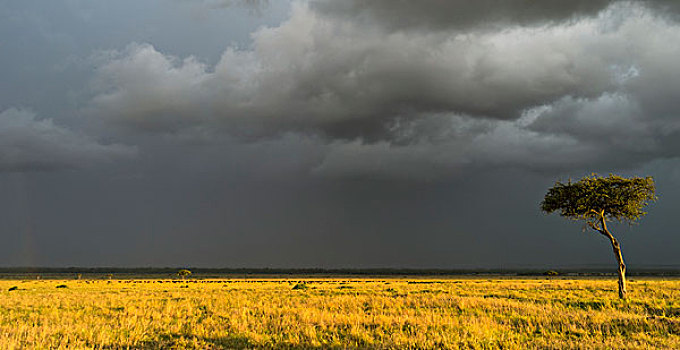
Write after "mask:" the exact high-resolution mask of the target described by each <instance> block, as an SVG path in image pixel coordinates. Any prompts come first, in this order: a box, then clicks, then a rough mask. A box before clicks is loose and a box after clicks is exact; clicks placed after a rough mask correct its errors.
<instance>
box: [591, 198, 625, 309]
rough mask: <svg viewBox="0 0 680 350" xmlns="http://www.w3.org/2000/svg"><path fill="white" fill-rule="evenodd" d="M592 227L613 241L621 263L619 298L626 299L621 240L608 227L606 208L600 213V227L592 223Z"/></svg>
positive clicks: (613, 246)
mask: <svg viewBox="0 0 680 350" xmlns="http://www.w3.org/2000/svg"><path fill="white" fill-rule="evenodd" d="M591 227H592V228H593V229H595V230H596V231H598V232H600V233H601V234H602V235H604V236H605V237H607V238H609V240H610V241H611V242H612V249H613V250H614V257H615V258H616V261H617V262H618V263H619V267H618V273H619V298H620V299H626V292H627V291H626V264H625V263H624V262H623V255H622V254H621V245H620V244H619V241H618V240H617V239H616V238H614V235H612V234H611V232H609V230H608V229H607V220H606V219H605V215H604V210H602V212H601V213H600V227H597V226H595V225H594V224H591Z"/></svg>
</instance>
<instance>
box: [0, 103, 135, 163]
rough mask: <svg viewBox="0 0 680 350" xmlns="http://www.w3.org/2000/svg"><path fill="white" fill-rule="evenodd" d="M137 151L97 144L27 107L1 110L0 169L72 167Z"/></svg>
mask: <svg viewBox="0 0 680 350" xmlns="http://www.w3.org/2000/svg"><path fill="white" fill-rule="evenodd" d="M135 153H136V150H135V149H134V148H133V147H128V146H123V145H119V144H108V145H105V144H101V143H98V142H96V141H94V140H93V139H91V138H89V137H87V136H83V135H80V134H78V133H76V132H73V131H71V130H68V129H66V128H63V127H60V126H58V125H55V124H54V123H53V122H52V121H51V120H49V119H37V118H36V116H35V114H33V113H31V112H28V111H25V110H18V109H14V108H10V109H7V110H5V111H3V112H0V172H5V171H32V170H57V169H63V168H72V167H79V166H85V165H88V164H91V163H100V162H106V161H111V160H114V159H119V158H126V157H130V156H133V155H134V154H135Z"/></svg>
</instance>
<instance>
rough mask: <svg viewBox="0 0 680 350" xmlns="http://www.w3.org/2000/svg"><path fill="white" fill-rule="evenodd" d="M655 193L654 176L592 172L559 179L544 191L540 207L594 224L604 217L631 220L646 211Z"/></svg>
mask: <svg viewBox="0 0 680 350" xmlns="http://www.w3.org/2000/svg"><path fill="white" fill-rule="evenodd" d="M654 193H655V186H654V179H652V178H651V177H632V178H623V177H621V176H617V175H612V174H610V175H609V176H607V177H601V176H598V175H597V174H592V175H591V176H587V177H584V178H583V179H581V180H579V181H578V182H573V183H572V182H571V180H570V181H569V182H567V183H561V182H559V181H558V182H556V183H555V186H554V187H552V188H550V189H549V190H548V193H547V194H546V195H545V198H544V200H543V202H542V203H541V209H542V210H543V211H544V212H546V213H552V212H559V214H560V216H564V217H567V218H570V219H573V220H585V221H586V222H588V223H591V224H592V223H595V222H598V221H599V220H602V219H604V220H607V221H611V220H617V221H623V222H628V223H629V224H632V223H633V222H635V221H637V220H638V219H639V218H640V217H642V216H643V215H645V214H646V212H645V211H643V209H644V207H645V206H647V204H649V203H650V202H652V201H655V200H656V196H655V194H654Z"/></svg>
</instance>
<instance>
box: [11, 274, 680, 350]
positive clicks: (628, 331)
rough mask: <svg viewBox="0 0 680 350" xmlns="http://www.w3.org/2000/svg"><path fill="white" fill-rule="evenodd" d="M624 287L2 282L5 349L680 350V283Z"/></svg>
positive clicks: (529, 282)
mask: <svg viewBox="0 0 680 350" xmlns="http://www.w3.org/2000/svg"><path fill="white" fill-rule="evenodd" d="M59 285H65V286H66V287H65V288H57V286H59ZM296 286H297V287H296ZM301 286H304V287H301ZM13 287H16V288H13ZM615 288H616V283H615V282H614V281H613V280H602V279H580V280H575V279H491V280H487V279H439V280H428V279H397V278H389V279H379V278H366V279H316V278H314V279H302V278H294V279H268V280H239V279H233V280H222V279H220V280H187V281H177V280H176V281H172V280H115V279H114V280H113V281H110V282H109V281H107V280H80V281H76V280H32V281H17V280H4V281H0V348H2V349H13V348H16V349H18V348H38V349H41V348H42V349H51V348H59V347H62V348H128V347H129V348H132V349H139V348H142V349H144V348H149V349H156V348H177V349H184V348H194V349H211V348H213V349H221V348H260V347H266V348H271V347H280V348H315V347H316V348H376V347H378V348H432V349H439V348H474V349H495V348H505V349H507V348H510V349H520V348H527V347H529V348H602V349H611V348H617V349H618V348H675V349H678V348H680V281H675V280H670V281H668V280H655V279H648V280H635V281H632V282H631V283H630V294H629V300H628V301H620V300H618V298H617V292H616V289H615ZM10 289H13V290H11V291H10Z"/></svg>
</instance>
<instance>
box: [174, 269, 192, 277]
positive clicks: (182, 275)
mask: <svg viewBox="0 0 680 350" xmlns="http://www.w3.org/2000/svg"><path fill="white" fill-rule="evenodd" d="M177 275H178V276H181V277H186V276H189V275H191V271H189V270H186V269H182V270H179V271H177Z"/></svg>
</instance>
